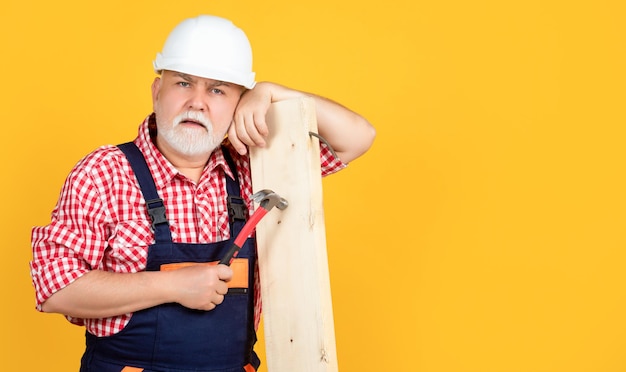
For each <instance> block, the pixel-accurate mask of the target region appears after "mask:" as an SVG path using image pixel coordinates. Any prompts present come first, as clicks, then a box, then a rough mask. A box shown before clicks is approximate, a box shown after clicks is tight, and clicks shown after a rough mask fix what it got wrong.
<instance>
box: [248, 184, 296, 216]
mask: <svg viewBox="0 0 626 372" xmlns="http://www.w3.org/2000/svg"><path fill="white" fill-rule="evenodd" d="M252 200H254V201H255V202H257V203H259V204H260V205H261V207H262V208H264V209H266V210H268V211H269V210H270V209H272V208H274V207H276V208H278V209H280V210H283V209H285V208H287V206H288V205H289V203H287V200H286V199H285V198H282V197H281V196H280V195H278V194H277V193H275V192H274V191H272V190H268V189H264V190H261V191H257V192H255V193H254V194H252Z"/></svg>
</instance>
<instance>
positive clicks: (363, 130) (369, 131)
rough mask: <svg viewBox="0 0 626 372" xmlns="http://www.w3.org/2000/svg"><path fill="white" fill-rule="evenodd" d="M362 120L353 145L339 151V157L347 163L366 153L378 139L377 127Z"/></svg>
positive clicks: (352, 142)
mask: <svg viewBox="0 0 626 372" xmlns="http://www.w3.org/2000/svg"><path fill="white" fill-rule="evenodd" d="M361 121H362V122H361V123H359V126H358V127H359V128H360V129H359V131H356V132H355V134H356V135H355V136H354V137H353V138H352V139H351V146H350V147H349V148H348V149H346V150H347V151H340V152H338V155H339V158H340V159H341V161H342V162H344V163H346V164H348V163H350V162H351V161H352V160H354V159H356V158H358V157H360V156H362V155H363V154H365V153H366V152H367V151H368V150H369V149H370V148H371V147H372V145H373V144H374V140H375V139H376V128H374V126H372V125H371V124H370V123H369V122H368V121H367V120H365V119H363V118H361Z"/></svg>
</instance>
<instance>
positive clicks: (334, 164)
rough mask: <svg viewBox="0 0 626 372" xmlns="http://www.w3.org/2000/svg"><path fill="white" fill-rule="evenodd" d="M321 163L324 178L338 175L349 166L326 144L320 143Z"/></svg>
mask: <svg viewBox="0 0 626 372" xmlns="http://www.w3.org/2000/svg"><path fill="white" fill-rule="evenodd" d="M320 163H321V168H322V177H326V176H328V175H331V174H333V173H336V172H338V171H340V170H342V169H343V168H345V167H347V166H348V165H347V164H345V163H343V162H342V161H341V159H339V157H338V156H336V155H335V154H334V153H333V151H332V150H331V149H330V147H328V145H326V144H325V143H324V142H320Z"/></svg>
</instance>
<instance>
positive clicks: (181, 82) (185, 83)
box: [178, 81, 189, 88]
mask: <svg viewBox="0 0 626 372" xmlns="http://www.w3.org/2000/svg"><path fill="white" fill-rule="evenodd" d="M178 85H180V86H181V87H183V88H187V87H189V83H188V82H186V81H179V82H178Z"/></svg>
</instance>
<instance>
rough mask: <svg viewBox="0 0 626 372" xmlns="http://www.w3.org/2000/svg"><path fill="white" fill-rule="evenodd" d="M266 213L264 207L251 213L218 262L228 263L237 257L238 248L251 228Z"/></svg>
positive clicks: (252, 228)
mask: <svg viewBox="0 0 626 372" xmlns="http://www.w3.org/2000/svg"><path fill="white" fill-rule="evenodd" d="M266 214H267V209H265V208H259V209H257V210H256V211H255V212H254V214H252V216H251V217H250V218H249V219H248V221H247V222H246V224H245V225H243V228H242V229H241V231H240V232H239V235H237V237H236V238H235V242H234V243H233V245H232V246H231V247H230V249H229V250H228V252H227V253H226V254H225V255H224V257H223V258H222V260H221V261H220V262H219V263H220V264H223V265H230V263H231V261H232V260H233V258H235V257H237V253H239V250H240V249H241V247H242V246H243V244H244V243H245V241H246V239H247V238H248V236H249V235H250V234H251V233H252V230H254V228H255V227H256V225H257V224H258V223H259V221H260V220H261V219H262V218H263V216H265V215H266Z"/></svg>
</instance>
